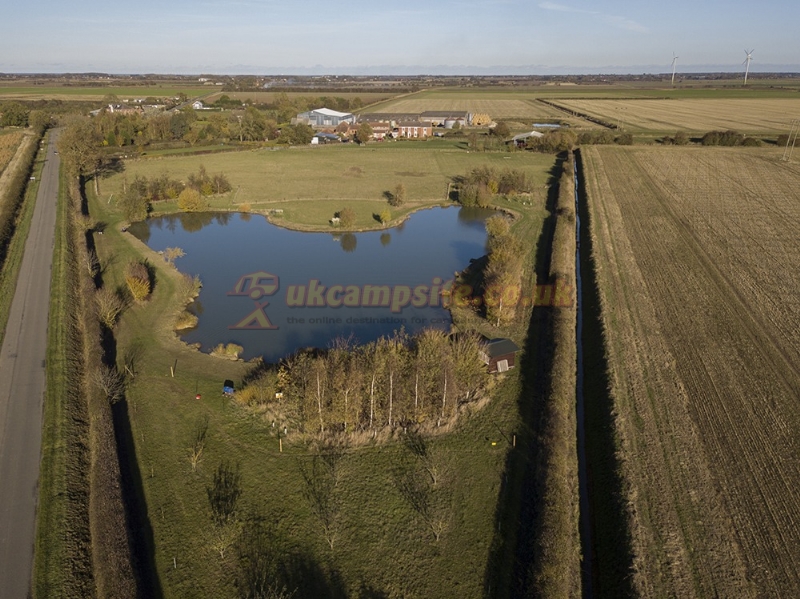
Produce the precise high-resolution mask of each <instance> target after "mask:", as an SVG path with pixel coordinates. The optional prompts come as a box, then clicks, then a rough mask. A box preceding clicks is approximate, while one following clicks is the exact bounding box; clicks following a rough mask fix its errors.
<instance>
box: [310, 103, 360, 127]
mask: <svg viewBox="0 0 800 599" xmlns="http://www.w3.org/2000/svg"><path fill="white" fill-rule="evenodd" d="M297 122H298V123H306V124H308V125H311V126H312V127H336V126H338V125H339V124H341V123H355V122H356V117H355V116H354V115H353V114H351V113H349V112H338V111H336V110H331V109H330V108H317V109H316V110H309V111H308V112H301V113H300V114H298V115H297Z"/></svg>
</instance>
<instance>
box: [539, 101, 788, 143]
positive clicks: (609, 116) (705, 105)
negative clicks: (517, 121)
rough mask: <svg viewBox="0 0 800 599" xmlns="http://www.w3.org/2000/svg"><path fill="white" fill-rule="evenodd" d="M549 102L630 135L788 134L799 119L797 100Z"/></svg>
mask: <svg viewBox="0 0 800 599" xmlns="http://www.w3.org/2000/svg"><path fill="white" fill-rule="evenodd" d="M553 101H554V102H555V103H557V104H558V105H559V106H562V107H564V108H566V109H567V110H573V111H576V112H578V113H579V114H586V115H589V116H591V117H594V118H597V119H600V120H602V121H605V122H607V123H611V124H613V125H619V126H620V127H622V128H623V129H630V130H633V131H658V132H662V131H666V132H670V131H672V132H674V131H676V130H685V131H695V132H706V131H711V130H716V129H722V130H727V129H735V130H738V131H741V132H742V133H773V134H775V133H788V132H789V128H790V127H791V121H792V119H795V118H798V117H800V98H737V99H733V98H711V97H704V98H680V99H655V98H654V99H648V100H643V99H633V100H631V99H614V100H611V99H579V100H560V99H559V100H553Z"/></svg>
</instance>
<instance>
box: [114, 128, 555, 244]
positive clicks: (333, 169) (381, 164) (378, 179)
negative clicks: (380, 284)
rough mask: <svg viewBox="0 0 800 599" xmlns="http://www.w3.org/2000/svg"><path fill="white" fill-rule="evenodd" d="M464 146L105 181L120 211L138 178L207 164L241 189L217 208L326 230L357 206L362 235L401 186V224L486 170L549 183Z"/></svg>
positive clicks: (132, 165) (136, 163) (320, 152)
mask: <svg viewBox="0 0 800 599" xmlns="http://www.w3.org/2000/svg"><path fill="white" fill-rule="evenodd" d="M463 146H464V142H460V141H456V142H452V141H449V140H430V141H427V142H385V143H374V144H369V145H367V146H363V147H362V146H356V145H350V144H343V145H339V146H324V147H319V148H310V147H307V148H289V149H276V150H274V151H273V150H271V149H260V150H253V151H249V152H230V153H216V154H210V155H202V156H174V157H168V158H166V157H165V158H157V159H147V158H143V159H137V160H129V161H126V162H125V170H124V171H123V172H122V173H117V174H115V175H113V176H112V177H110V178H109V179H107V180H103V181H102V182H101V192H102V193H101V195H102V197H103V198H104V199H105V200H106V201H108V199H109V197H110V198H111V204H112V205H113V203H114V200H113V198H114V197H118V196H119V194H120V193H121V192H122V188H123V183H124V182H125V181H128V182H130V181H132V180H133V178H134V177H135V176H137V175H141V176H145V177H154V176H157V175H160V174H162V173H168V174H169V175H170V176H171V177H173V178H176V179H181V180H183V181H185V180H186V178H187V177H188V175H189V174H190V173H192V172H196V171H197V170H198V168H199V167H200V165H203V166H205V168H206V170H207V171H208V172H209V173H218V172H222V173H225V175H227V177H228V179H229V180H230V182H231V185H232V186H233V190H234V191H232V192H231V193H229V194H226V195H225V196H223V197H219V198H214V199H212V200H211V207H212V208H216V209H223V210H228V209H235V208H236V207H237V206H241V205H242V204H247V205H249V206H250V208H251V209H252V210H254V211H265V210H269V209H275V208H278V209H282V210H284V216H283V221H284V222H287V221H288V222H292V223H294V225H296V226H299V227H300V228H309V227H312V228H319V227H322V228H325V227H327V226H328V220H329V219H330V218H331V217H332V216H333V213H334V212H336V211H339V210H341V209H342V208H344V207H346V206H350V207H352V208H353V209H354V210H355V211H356V215H357V221H356V225H355V226H356V228H366V227H372V228H374V227H375V226H376V225H377V223H376V221H375V220H374V218H373V214H376V213H378V212H380V210H381V209H382V208H384V207H386V205H387V204H386V201H385V199H384V196H383V194H384V192H386V191H391V190H393V189H394V188H395V186H396V185H397V184H398V183H402V184H403V185H405V187H406V196H407V202H406V205H405V206H404V207H403V209H402V210H401V211H398V212H397V213H395V212H393V216H395V217H396V216H402V214H403V213H404V212H407V211H408V210H409V209H412V208H415V207H419V206H421V205H422V204H424V203H431V202H443V201H446V200H447V191H448V184H449V183H450V182H451V181H452V178H453V177H455V176H457V175H462V174H464V173H466V172H467V171H468V170H470V169H471V168H473V167H476V166H480V165H491V166H494V167H496V168H499V169H503V168H510V169H522V170H525V171H526V172H527V173H528V174H529V176H530V177H531V179H532V181H533V182H534V185H535V187H536V188H540V189H543V188H544V186H545V185H546V183H547V174H546V172H545V169H543V168H542V164H543V163H545V162H548V161H550V159H549V158H547V157H543V156H539V155H531V154H529V153H527V154H526V153H523V152H509V153H502V152H501V153H480V152H469V151H466V150H465V149H463ZM317 200H326V202H318V201H317ZM154 208H155V211H156V212H161V211H163V210H168V211H174V210H175V207H174V205H171V204H167V205H156V206H155V207H154ZM276 222H279V221H278V220H276Z"/></svg>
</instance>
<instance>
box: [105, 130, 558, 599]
mask: <svg viewBox="0 0 800 599" xmlns="http://www.w3.org/2000/svg"><path fill="white" fill-rule="evenodd" d="M424 146H425V144H419V145H418V146H415V145H414V144H407V145H406V146H401V145H400V144H397V146H395V147H405V148H407V149H406V150H405V151H404V152H400V154H398V153H397V152H398V150H396V149H395V148H392V147H388V148H386V149H384V148H383V147H381V148H376V149H375V151H374V152H373V151H372V149H371V148H370V147H369V146H368V147H367V148H341V149H336V150H334V151H333V152H331V153H330V156H331V160H333V161H334V162H335V163H336V166H332V167H329V168H333V169H335V171H336V172H342V170H343V169H344V167H345V165H349V164H352V157H354V156H369V157H370V159H371V160H374V161H375V162H374V163H372V164H379V162H378V158H371V157H372V156H376V157H381V161H389V162H391V161H393V160H394V161H395V162H397V160H401V161H410V162H412V163H413V164H415V165H417V166H413V168H420V169H421V168H423V167H422V165H423V164H427V167H426V168H429V169H431V168H432V167H431V165H432V164H433V165H436V164H437V162H441V163H442V164H444V165H445V167H441V166H437V168H438V169H439V171H438V174H437V175H436V176H435V177H434V176H433V175H431V176H430V177H428V176H427V175H426V176H425V177H420V178H426V179H428V183H429V184H430V183H431V181H432V180H434V181H435V180H438V181H441V182H444V181H446V179H447V177H448V176H452V175H456V174H461V173H463V172H465V171H466V170H468V169H469V168H471V166H473V165H477V164H486V163H489V164H495V165H498V166H509V167H512V166H513V167H515V168H519V167H520V166H523V167H524V168H525V169H526V171H527V172H529V173H531V174H532V176H534V177H535V178H536V180H537V181H539V182H540V183H541V185H540V187H539V190H537V191H536V192H535V193H534V195H533V196H532V197H531V198H530V200H531V206H524V205H522V204H521V203H520V202H510V201H509V202H506V203H507V204H508V207H509V208H510V207H512V206H513V207H514V209H515V210H516V211H518V212H520V214H522V215H523V218H522V219H520V220H519V221H518V225H517V226H518V227H521V228H522V229H524V231H525V233H526V237H525V239H526V240H530V247H531V262H533V260H534V254H535V249H534V248H535V246H536V240H537V239H538V236H539V233H540V232H541V229H542V220H543V218H544V198H545V189H544V183H545V182H546V181H547V169H548V168H549V167H550V166H551V164H552V158H551V157H547V156H541V155H531V154H520V155H516V154H511V155H510V156H511V158H510V160H505V158H506V156H507V155H506V154H486V155H475V154H468V153H467V152H464V151H460V150H453V151H452V152H454V153H455V156H451V155H450V153H448V152H447V151H445V152H444V158H442V157H439V158H437V157H436V153H435V152H432V151H430V150H429V149H426V148H425V147H424ZM309 152H310V151H309ZM322 152H325V153H326V154H323V153H322ZM322 152H320V153H319V154H316V155H311V157H312V158H313V159H314V162H313V163H312V164H313V165H314V166H316V164H317V162H316V161H317V160H318V159H319V157H320V156H322V157H323V158H322V159H321V164H323V165H324V164H325V159H324V156H326V155H327V149H323V150H322ZM293 153H294V154H295V155H300V154H305V155H310V153H308V152H306V151H297V152H294V151H292V150H288V151H285V152H275V153H266V152H261V153H258V152H254V153H252V155H253V156H252V158H251V159H252V160H257V161H262V162H263V161H269V160H273V157H274V159H275V160H282V158H280V156H282V155H286V156H289V157H291V158H292V160H295V159H296V158H295V156H294V155H293ZM409 155H413V156H417V155H419V156H421V157H423V158H421V159H420V158H417V157H411V156H409ZM237 156H239V157H241V156H242V154H237ZM217 157H219V155H216V156H215V158H217ZM459 157H460V158H463V162H461V163H459V162H458V158H459ZM207 159H208V157H202V158H199V159H198V158H194V159H192V160H193V161H190V162H184V163H182V166H181V168H184V169H185V172H186V173H188V172H192V171H194V170H196V168H197V166H198V165H199V164H200V162H201V161H202V163H203V164H205V166H206V168H207V169H208V171H209V172H212V173H213V172H216V171H220V170H225V169H224V168H221V167H220V164H219V163H210V162H207ZM169 160H170V163H172V161H173V160H174V161H175V164H178V163H179V161H189V159H188V158H175V159H169ZM418 160H421V162H417V161H418ZM481 161H482V162H481ZM165 162H166V161H165ZM509 162H511V163H512V164H509ZM380 163H381V164H383V162H380ZM231 164H233V163H231ZM301 164H302V165H305V162H295V163H292V166H291V167H287V170H286V171H285V173H286V177H287V178H290V179H291V178H292V177H295V176H298V175H297V173H296V171H297V169H300V165H301ZM142 165H148V163H147V161H137V162H134V163H132V164H129V165H128V166H127V168H126V173H127V176H128V177H131V175H132V173H133V172H134V169H138V168H140V166H142ZM151 166H152V165H148V168H151ZM167 166H168V165H166V164H164V163H161V164H160V165H158V167H159V169H157V170H154V171H153V172H155V173H156V174H157V173H158V172H160V169H164V168H166V167H167ZM236 168H238V169H242V168H243V167H242V166H241V165H239V166H237V167H236ZM320 168H322V167H320ZM382 168H385V167H382ZM393 168H401V167H398V166H395V167H393ZM405 168H408V167H405ZM169 172H170V174H171V175H172V176H175V173H174V172H173V171H172V169H171V168H170V170H169ZM226 172H227V171H226ZM303 172H305V173H308V170H304V171H303ZM365 172H368V171H367V170H366V169H365ZM392 172H394V171H392ZM444 173H447V174H444ZM451 173H452V175H451ZM227 174H228V176H229V178H230V179H231V182H232V183H233V184H234V187H235V186H236V185H237V181H236V177H235V175H233V174H232V173H227ZM263 176H264V175H263V173H262V177H263ZM437 177H439V179H436V178H437ZM365 178H366V179H367V180H368V181H371V183H370V185H373V189H375V190H378V196H379V197H380V190H381V189H382V188H385V189H390V188H391V187H390V186H389V185H386V186H385V187H384V186H383V185H379V182H380V181H383V178H382V177H380V176H378V175H374V176H371V177H365ZM410 179H414V177H410ZM252 181H253V184H254V185H255V186H260V185H261V184H259V183H258V181H257V180H256V179H252ZM265 181H270V179H268V178H267V179H262V180H261V183H262V184H263V183H264V182H265ZM320 181H324V177H322V178H321V179H319V180H317V184H318V185H319V184H320ZM345 181H347V179H345ZM392 182H394V180H392ZM110 184H111V181H109V182H108V184H103V185H102V189H103V198H102V200H99V201H98V200H97V199H96V198H94V199H92V200H91V203H90V207H91V211H92V214H93V217H94V218H95V219H96V220H101V221H103V222H106V223H108V224H109V226H108V227H107V228H106V230H105V233H104V235H102V236H101V237H97V244H98V246H97V250H98V255H99V256H100V259H101V263H103V264H110V267H109V268H108V269H107V270H106V271H105V272H104V274H103V277H104V284H105V285H107V286H111V287H112V288H114V287H115V286H117V285H121V284H123V279H122V276H121V267H122V266H123V265H124V264H125V263H127V262H128V261H130V260H132V259H135V258H138V257H141V256H144V257H145V258H147V259H148V260H149V261H150V263H151V264H152V265H153V267H154V269H155V288H154V292H153V294H152V297H151V298H150V299H149V300H148V301H147V302H145V303H144V304H142V305H137V306H133V307H131V308H130V309H129V310H128V311H127V312H125V314H124V315H123V317H122V320H121V322H120V324H119V326H118V327H117V329H116V341H117V348H118V351H117V355H118V362H119V363H123V362H124V363H125V364H126V365H129V366H130V367H131V369H132V370H133V371H134V372H135V378H134V379H133V381H132V383H131V384H130V386H129V387H128V389H127V392H126V406H127V408H126V409H127V416H128V419H129V422H130V441H131V444H132V446H133V448H134V450H135V457H136V472H137V473H138V480H134V481H133V482H134V484H135V485H136V486H137V489H136V490H137V492H139V493H141V497H142V499H143V505H144V506H145V510H144V512H143V514H142V515H141V517H142V518H143V521H142V524H143V526H144V527H145V528H146V529H148V530H149V531H152V533H151V534H150V533H148V534H147V535H145V536H146V537H149V541H148V539H147V538H146V539H145V541H146V542H149V543H151V545H150V547H149V550H150V551H151V552H152V556H153V562H154V566H155V570H156V572H157V577H158V587H159V592H163V594H164V596H167V597H184V596H192V595H203V596H218V597H227V596H235V594H236V591H235V583H236V580H237V579H240V578H241V577H242V576H243V574H242V569H241V567H240V566H241V562H240V560H239V559H238V557H239V556H240V555H242V554H244V553H247V552H248V551H252V547H250V546H248V545H247V542H246V541H247V539H248V538H249V537H248V536H247V535H241V536H239V537H238V539H239V540H238V541H237V542H236V543H233V544H231V545H230V546H228V547H227V548H226V549H227V550H223V551H222V552H220V550H219V547H220V539H219V538H217V537H216V536H215V535H217V534H218V532H219V531H218V530H217V528H216V527H214V526H212V524H211V513H210V510H209V503H208V498H207V494H206V487H207V486H209V485H210V484H211V481H212V475H213V473H214V472H215V471H216V469H217V466H218V465H219V464H220V463H222V462H225V461H227V462H230V463H231V464H238V467H239V469H240V470H239V471H240V473H241V488H242V495H241V499H240V502H239V508H238V510H237V514H238V516H237V518H238V520H239V521H240V522H243V523H245V524H244V526H245V529H247V530H251V529H256V528H258V529H265V530H267V531H268V537H269V539H270V543H271V547H273V548H274V551H275V553H276V554H277V555H279V557H277V558H276V559H277V560H278V561H280V563H281V567H282V571H283V579H284V580H286V581H287V584H288V585H289V586H290V587H292V588H294V587H296V588H298V590H299V596H309V597H311V596H315V597H316V596H320V597H323V596H330V597H345V596H348V597H351V596H355V597H358V596H362V597H370V596H387V597H400V596H419V597H450V596H453V594H454V593H455V594H457V595H458V596H460V597H482V596H484V588H485V580H484V576H485V573H486V570H487V568H488V567H489V566H488V557H489V552H490V547H491V545H492V543H493V539H494V536H495V533H496V528H495V521H494V514H495V509H496V507H497V506H496V504H497V500H498V496H499V493H500V488H501V486H502V484H503V483H502V479H503V476H504V467H505V461H506V456H507V453H508V451H509V450H510V449H511V444H512V441H513V434H514V431H515V429H516V428H517V427H518V426H520V423H519V419H518V418H519V417H518V412H517V401H518V400H519V395H520V394H519V379H518V376H517V374H516V373H513V372H512V373H510V374H509V375H507V376H506V377H504V378H502V379H498V380H496V388H495V392H494V394H493V400H492V401H491V402H489V403H488V404H487V405H485V406H484V407H483V408H482V409H480V410H478V411H477V412H476V413H474V414H473V415H471V416H469V417H466V418H464V419H462V421H461V424H459V425H458V426H457V427H456V428H455V430H453V431H452V432H451V433H449V434H445V435H438V436H435V437H431V438H429V439H427V440H426V443H427V452H428V455H430V456H434V457H433V459H434V460H435V461H436V464H437V468H438V470H437V471H439V472H441V476H440V477H439V478H438V479H437V480H438V483H437V485H438V486H437V487H436V493H435V495H436V497H437V505H438V506H439V507H438V508H437V509H441V510H443V511H442V514H443V518H442V519H441V520H442V525H443V531H442V532H441V535H440V539H439V540H438V541H436V539H435V538H434V536H433V535H432V534H431V528H430V526H429V522H428V521H427V520H426V518H425V517H423V516H422V515H421V513H420V511H419V509H418V506H417V507H415V504H414V503H413V501H411V500H410V498H409V496H408V494H407V493H406V492H405V491H404V489H406V487H404V485H403V484H402V481H404V480H406V479H407V477H409V476H412V477H413V476H416V475H417V474H419V472H421V471H422V469H423V464H422V462H421V461H420V458H419V457H418V455H417V454H415V453H414V452H413V451H411V450H410V449H409V448H408V446H407V443H406V442H405V440H404V436H403V435H402V433H401V432H399V431H398V432H396V433H395V435H396V438H395V439H393V440H387V439H386V438H385V434H379V435H378V437H377V438H376V439H374V440H369V439H365V440H364V441H365V442H363V443H361V444H359V445H350V446H346V447H345V448H344V450H343V452H342V453H341V456H340V457H339V458H338V462H337V472H338V474H337V479H336V480H337V483H336V485H335V491H334V494H333V497H334V504H335V506H336V510H335V518H333V525H332V526H333V528H332V530H333V532H334V535H333V537H334V541H333V542H332V543H331V542H330V541H329V539H328V536H330V535H327V534H326V532H325V530H324V526H323V524H322V522H321V520H320V517H319V513H318V511H317V510H316V508H315V504H314V502H313V501H311V500H310V497H312V496H313V492H312V491H313V489H312V488H311V487H312V486H313V485H312V482H313V477H311V479H309V476H308V473H309V472H312V471H313V467H314V463H315V462H318V461H319V460H320V450H319V449H318V448H316V449H315V446H314V445H313V444H312V445H310V444H309V439H307V438H303V437H299V436H297V435H292V434H290V435H289V436H288V437H282V438H281V439H280V440H279V436H278V435H279V434H280V433H281V432H282V431H277V430H276V429H274V428H273V427H272V422H271V420H270V419H267V418H265V417H261V416H259V415H258V414H252V413H249V412H247V411H245V410H243V409H241V408H238V407H236V406H235V405H233V404H231V403H229V402H228V401H226V400H225V399H224V398H223V397H222V396H221V385H222V381H224V380H225V379H228V378H230V379H232V380H234V381H235V382H236V383H237V385H238V384H239V382H240V381H241V379H242V377H243V376H244V375H245V374H246V372H247V370H248V369H249V368H250V365H247V364H244V363H241V362H231V361H227V360H222V359H219V358H215V357H212V356H209V355H205V354H200V353H198V352H196V351H194V350H191V349H190V348H188V347H186V346H185V345H184V344H182V343H181V342H180V341H179V340H178V339H177V338H176V337H175V336H174V334H173V333H172V332H171V327H172V323H173V322H174V318H175V317H176V315H177V313H178V312H179V311H180V309H181V305H180V301H179V300H178V297H177V296H178V295H179V286H180V276H179V273H178V272H177V271H176V270H175V269H174V268H173V267H172V266H169V265H167V264H166V263H165V262H164V261H163V259H162V258H161V257H160V256H157V255H156V254H154V253H153V252H152V251H150V250H149V249H148V248H146V247H145V246H144V245H143V244H141V243H140V242H139V241H138V240H136V239H134V238H133V237H131V236H130V235H129V234H127V233H122V232H120V231H119V227H118V226H117V224H118V223H119V215H117V214H116V213H115V212H114V210H113V208H114V204H113V202H112V203H110V204H109V203H108V202H107V199H108V196H107V195H106V194H107V193H108V190H109V189H110ZM348 185H349V183H345V186H348ZM406 186H407V188H408V187H409V185H408V184H406ZM267 187H268V186H264V189H265V193H266V194H269V193H272V191H270V189H268V188H267ZM438 187H439V186H438V185H436V184H434V185H432V186H430V187H426V188H424V189H423V188H420V190H421V191H420V195H421V196H422V197H430V196H435V195H436V193H431V190H432V189H433V190H435V189H437V188H438ZM359 189H360V188H359ZM243 191H244V189H242V190H241V191H240V193H242V192H243ZM441 191H442V196H443V195H444V192H445V191H446V185H444V186H443V187H442V190H441ZM294 193H295V195H294V196H293V197H294V198H295V199H296V198H297V195H298V194H301V193H304V192H302V190H300V191H295V192H294ZM315 193H316V195H315V199H316V200H317V201H309V200H297V201H298V209H299V202H301V201H302V202H305V203H304V204H303V206H307V207H308V209H309V210H319V211H320V212H319V214H328V213H330V212H332V211H333V207H334V206H337V202H336V200H328V201H325V197H324V195H325V194H324V192H320V191H319V190H318V191H317V192H315ZM359 193H362V194H364V192H363V190H361V191H359ZM320 196H322V197H320ZM361 197H363V195H362V196H361ZM320 200H322V201H320ZM412 200H413V197H412ZM362 201H363V200H362ZM437 201H438V200H437ZM504 202H505V201H504ZM409 203H411V202H409ZM384 205H385V204H384ZM336 209H338V206H337V208H336ZM302 213H303V214H307V212H302ZM298 214H301V212H298ZM289 216H291V213H289V212H288V211H286V212H284V218H287V219H288V217H289ZM522 229H520V230H522ZM523 312H524V311H523ZM521 319H522V321H521V322H520V323H517V324H516V325H514V331H516V333H515V337H516V338H517V339H518V340H521V338H522V337H523V336H524V332H525V327H526V323H527V321H526V320H525V316H524V315H522V314H521ZM504 332H511V331H504ZM173 375H174V376H173ZM198 394H199V396H200V398H199V399H195V396H196V395H198ZM206 419H207V422H208V433H207V441H206V446H205V450H204V453H203V455H202V459H201V460H200V463H199V464H198V466H197V468H196V470H194V469H193V468H192V466H191V463H190V460H189V448H190V446H191V445H192V438H193V434H194V431H195V430H196V428H197V426H198V423H199V422H204V421H205V420H206ZM387 441H388V442H387ZM281 449H282V451H281ZM310 481H311V482H310ZM406 490H407V489H406Z"/></svg>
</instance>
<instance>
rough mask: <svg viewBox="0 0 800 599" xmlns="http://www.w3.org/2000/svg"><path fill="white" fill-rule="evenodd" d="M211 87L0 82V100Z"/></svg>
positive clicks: (190, 91)
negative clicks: (83, 85) (15, 83)
mask: <svg viewBox="0 0 800 599" xmlns="http://www.w3.org/2000/svg"><path fill="white" fill-rule="evenodd" d="M212 91H214V89H213V88H212V89H209V88H208V87H204V86H202V85H199V86H185V87H184V86H178V85H166V86H163V85H142V86H108V87H106V86H97V87H79V86H74V87H72V86H59V85H41V86H40V85H0V100H42V99H44V100H64V101H87V102H92V101H100V100H102V99H103V96H105V95H106V94H114V95H116V96H117V97H119V98H120V99H121V100H122V99H131V98H147V97H150V96H153V97H155V98H173V97H175V96H177V95H178V94H180V93H181V92H182V93H184V94H186V95H187V96H189V97H194V96H202V95H205V94H208V93H210V92H212Z"/></svg>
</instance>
